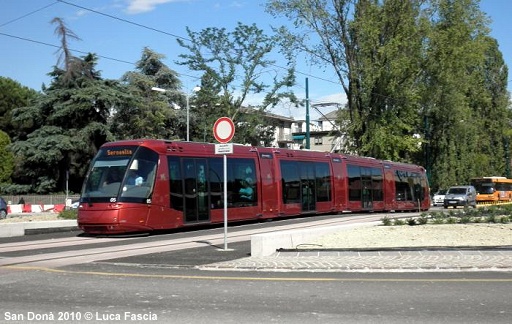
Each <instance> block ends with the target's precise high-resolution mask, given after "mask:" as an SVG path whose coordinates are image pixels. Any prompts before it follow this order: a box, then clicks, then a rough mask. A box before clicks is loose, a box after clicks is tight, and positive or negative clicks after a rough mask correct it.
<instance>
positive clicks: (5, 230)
mask: <svg viewBox="0 0 512 324" xmlns="http://www.w3.org/2000/svg"><path fill="white" fill-rule="evenodd" d="M77 228H78V224H77V222H76V220H74V219H71V220H56V221H36V222H19V223H6V224H1V225H0V237H14V236H23V235H25V234H27V233H48V232H54V231H64V230H73V229H77Z"/></svg>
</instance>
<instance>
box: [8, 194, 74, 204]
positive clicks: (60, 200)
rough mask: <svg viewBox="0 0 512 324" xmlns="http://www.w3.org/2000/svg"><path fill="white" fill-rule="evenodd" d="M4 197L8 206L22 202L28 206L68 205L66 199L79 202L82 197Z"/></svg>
mask: <svg viewBox="0 0 512 324" xmlns="http://www.w3.org/2000/svg"><path fill="white" fill-rule="evenodd" d="M2 197H3V198H4V199H5V201H6V202H7V204H8V205H16V204H20V202H22V201H24V203H25V204H26V205H57V204H66V199H68V201H69V200H71V201H74V200H77V199H79V198H80V195H68V196H66V195H5V196H2ZM22 198H23V200H22Z"/></svg>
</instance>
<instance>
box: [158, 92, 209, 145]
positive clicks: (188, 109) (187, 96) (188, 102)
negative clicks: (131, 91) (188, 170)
mask: <svg viewBox="0 0 512 324" xmlns="http://www.w3.org/2000/svg"><path fill="white" fill-rule="evenodd" d="M151 90H153V91H158V92H168V91H169V92H178V93H181V92H180V91H177V90H168V89H162V88H158V87H152V88H151ZM199 90H201V87H194V89H192V91H193V92H197V91H199ZM190 95H191V93H186V94H185V96H186V99H187V142H189V141H190Z"/></svg>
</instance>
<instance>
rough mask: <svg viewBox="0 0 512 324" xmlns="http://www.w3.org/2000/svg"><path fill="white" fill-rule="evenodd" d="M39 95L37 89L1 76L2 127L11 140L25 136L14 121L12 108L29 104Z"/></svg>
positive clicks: (0, 112)
mask: <svg viewBox="0 0 512 324" xmlns="http://www.w3.org/2000/svg"><path fill="white" fill-rule="evenodd" d="M37 96H38V93H37V92H36V91H35V90H32V89H30V88H27V87H24V86H22V85H21V84H20V83H18V82H16V81H14V80H12V79H9V78H4V77H0V129H1V130H2V131H4V132H6V133H7V134H8V135H9V137H10V138H11V140H15V139H17V138H20V137H23V136H24V134H23V133H20V132H19V127H18V125H14V124H13V123H12V116H11V113H12V110H13V109H15V108H18V107H23V106H27V105H28V104H29V103H30V102H31V101H32V100H34V99H35V98H36V97H37Z"/></svg>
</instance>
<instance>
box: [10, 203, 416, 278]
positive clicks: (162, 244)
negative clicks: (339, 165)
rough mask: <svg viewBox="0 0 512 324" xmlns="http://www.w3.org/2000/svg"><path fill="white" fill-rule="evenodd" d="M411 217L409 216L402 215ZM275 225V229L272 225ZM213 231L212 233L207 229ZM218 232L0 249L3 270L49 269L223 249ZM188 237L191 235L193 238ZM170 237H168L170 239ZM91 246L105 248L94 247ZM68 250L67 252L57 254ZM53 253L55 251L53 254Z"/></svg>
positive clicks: (245, 235)
mask: <svg viewBox="0 0 512 324" xmlns="http://www.w3.org/2000/svg"><path fill="white" fill-rule="evenodd" d="M401 216H402V217H408V216H407V214H405V213H404V214H401ZM382 217H383V214H373V213H372V214H368V215H364V216H362V215H342V216H341V215H340V216H336V217H335V218H324V219H321V220H313V219H312V221H306V222H297V223H293V224H285V225H281V224H275V223H274V224H272V223H270V222H269V223H268V224H269V225H268V226H267V225H266V224H265V225H264V226H263V227H261V228H254V226H253V225H254V224H250V225H248V226H250V227H252V228H250V229H247V227H246V226H245V225H242V226H237V227H233V228H231V230H230V231H229V233H228V235H227V243H228V244H229V243H236V242H242V241H249V240H250V239H251V235H255V234H261V233H271V232H277V231H283V230H294V229H301V230H304V229H308V228H311V229H313V228H317V227H325V226H335V225H350V224H358V223H366V222H375V221H378V220H380V219H381V218H382ZM272 225H275V226H272ZM208 231H211V230H208ZM214 231H215V232H216V233H208V234H202V233H200V234H199V235H193V234H194V233H195V232H188V233H186V234H187V235H186V237H183V235H180V237H176V236H175V235H173V234H168V235H165V236H160V235H155V236H148V237H122V238H112V237H106V238H104V237H101V238H97V237H80V236H77V237H70V238H61V239H48V240H37V241H24V242H13V243H5V244H2V246H1V247H0V267H8V266H24V267H46V268H56V267H62V266H69V265H75V264H83V263H92V262H98V261H105V260H109V259H118V258H124V257H133V256H138V255H145V254H153V253H163V252H171V251H179V250H184V249H192V248H199V247H205V246H217V247H219V249H220V247H221V246H222V244H223V243H224V233H223V232H221V230H220V229H219V228H216V229H214ZM188 234H192V235H191V236H190V235H188ZM167 236H169V238H167ZM121 241H122V242H123V244H119V242H121ZM91 245H95V246H98V245H103V246H101V247H91ZM58 249H65V251H57V252H55V250H58ZM52 250H53V251H52ZM16 252H23V253H29V254H28V255H23V256H7V254H9V255H12V254H13V253H16Z"/></svg>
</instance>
